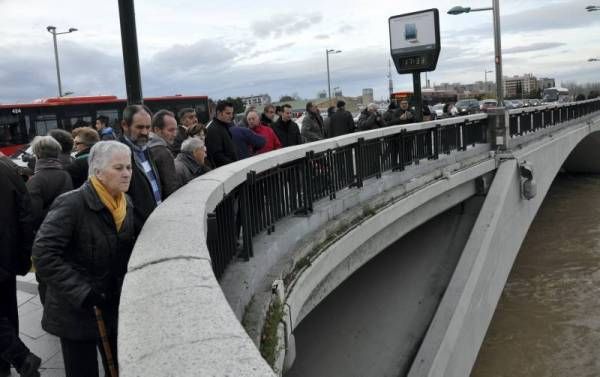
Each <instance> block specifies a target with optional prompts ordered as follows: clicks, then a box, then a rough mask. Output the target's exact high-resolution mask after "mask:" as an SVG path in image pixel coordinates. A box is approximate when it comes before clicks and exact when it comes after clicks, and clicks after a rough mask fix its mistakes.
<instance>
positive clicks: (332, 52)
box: [325, 48, 342, 101]
mask: <svg viewBox="0 0 600 377" xmlns="http://www.w3.org/2000/svg"><path fill="white" fill-rule="evenodd" d="M340 52H342V51H341V50H334V49H327V48H326V49H325V58H326V60H327V94H328V96H329V101H331V78H330V76H329V55H330V54H339V53H340Z"/></svg>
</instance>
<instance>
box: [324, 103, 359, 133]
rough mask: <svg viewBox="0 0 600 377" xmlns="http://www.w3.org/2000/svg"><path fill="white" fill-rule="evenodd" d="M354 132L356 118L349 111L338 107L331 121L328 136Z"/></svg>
mask: <svg viewBox="0 0 600 377" xmlns="http://www.w3.org/2000/svg"><path fill="white" fill-rule="evenodd" d="M351 132H354V118H353V117H352V114H351V113H350V112H349V111H346V110H344V109H338V111H336V112H335V113H333V115H332V116H331V120H330V121H329V135H328V137H336V136H341V135H346V134H349V133H351Z"/></svg>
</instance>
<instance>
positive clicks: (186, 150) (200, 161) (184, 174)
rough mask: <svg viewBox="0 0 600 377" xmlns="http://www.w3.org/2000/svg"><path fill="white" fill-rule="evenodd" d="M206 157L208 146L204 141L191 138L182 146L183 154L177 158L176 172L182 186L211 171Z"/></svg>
mask: <svg viewBox="0 0 600 377" xmlns="http://www.w3.org/2000/svg"><path fill="white" fill-rule="evenodd" d="M205 157H206V146H205V145H204V141H203V140H202V139H200V138H197V137H191V138H189V139H187V140H185V141H184V142H183V144H181V153H179V154H178V155H177V157H176V158H175V172H176V173H177V178H178V180H179V185H180V186H183V185H185V184H186V183H188V182H189V181H191V180H192V179H194V178H196V177H199V176H201V175H202V174H204V173H206V172H207V171H209V170H210V168H209V167H207V166H206V165H205V163H204V158H205Z"/></svg>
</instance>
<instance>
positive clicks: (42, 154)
mask: <svg viewBox="0 0 600 377" xmlns="http://www.w3.org/2000/svg"><path fill="white" fill-rule="evenodd" d="M31 151H32V152H33V154H34V155H36V157H37V158H39V159H42V158H57V157H58V155H59V154H60V152H62V147H61V146H60V143H59V142H58V141H56V139H55V138H53V137H52V136H36V137H35V138H34V139H33V142H32V143H31Z"/></svg>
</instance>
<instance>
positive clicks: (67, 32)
mask: <svg viewBox="0 0 600 377" xmlns="http://www.w3.org/2000/svg"><path fill="white" fill-rule="evenodd" d="M46 30H48V32H49V33H50V34H52V39H53V40H54V60H55V61H56V77H57V78H58V96H59V97H62V96H63V94H62V84H61V82H60V66H59V64H58V46H57V44H56V36H57V35H61V34H69V33H73V32H75V31H77V29H75V28H74V27H72V28H69V31H63V32H60V33H57V32H56V26H47V27H46Z"/></svg>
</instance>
